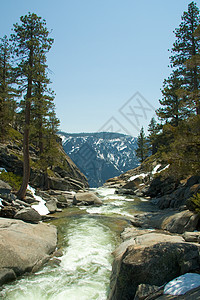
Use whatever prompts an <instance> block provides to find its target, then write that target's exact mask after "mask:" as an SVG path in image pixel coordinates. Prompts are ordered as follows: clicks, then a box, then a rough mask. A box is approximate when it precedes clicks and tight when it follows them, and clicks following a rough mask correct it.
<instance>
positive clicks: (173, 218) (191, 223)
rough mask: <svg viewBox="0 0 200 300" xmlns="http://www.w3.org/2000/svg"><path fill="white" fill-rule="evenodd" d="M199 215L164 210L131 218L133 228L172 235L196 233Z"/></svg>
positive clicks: (185, 211)
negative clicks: (166, 232)
mask: <svg viewBox="0 0 200 300" xmlns="http://www.w3.org/2000/svg"><path fill="white" fill-rule="evenodd" d="M199 218H200V216H199V214H195V213H193V212H191V211H189V210H184V211H181V212H180V211H174V210H164V211H159V212H153V213H144V214H135V215H133V217H132V218H131V223H132V225H133V226H136V227H142V228H157V229H164V230H167V231H169V232H172V233H179V234H181V233H184V232H185V231H194V230H195V229H196V228H197V225H198V221H199Z"/></svg>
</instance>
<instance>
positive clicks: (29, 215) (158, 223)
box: [0, 166, 200, 300]
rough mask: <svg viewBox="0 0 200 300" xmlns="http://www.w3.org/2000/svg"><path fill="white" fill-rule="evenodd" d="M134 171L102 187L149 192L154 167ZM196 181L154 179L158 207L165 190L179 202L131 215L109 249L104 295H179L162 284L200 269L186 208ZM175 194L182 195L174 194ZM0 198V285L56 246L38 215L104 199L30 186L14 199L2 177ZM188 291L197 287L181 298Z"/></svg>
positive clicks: (118, 299) (199, 293) (194, 225)
mask: <svg viewBox="0 0 200 300" xmlns="http://www.w3.org/2000/svg"><path fill="white" fill-rule="evenodd" d="M159 168H161V169H162V168H163V167H157V168H155V166H154V168H153V170H154V171H155V169H156V170H157V171H159ZM139 171H140V172H138V170H137V173H135V174H131V173H130V172H129V173H128V176H127V174H126V175H124V174H123V176H127V178H126V180H124V179H123V180H124V181H123V183H122V180H121V178H120V179H118V178H114V179H110V180H109V181H108V182H107V183H106V186H108V187H115V188H117V193H122V194H129V192H130V190H131V194H132V195H136V196H139V195H142V196H143V197H149V194H148V193H149V191H153V189H152V186H154V187H155V186H156V185H155V181H154V180H155V178H153V176H152V175H153V174H152V173H153V172H152V171H151V173H150V174H148V178H146V177H147V176H146V175H145V176H144V174H145V173H143V175H141V174H142V173H141V170H140V169H139ZM134 172H135V171H134ZM130 178H131V180H130ZM149 178H150V180H149ZM117 180H118V181H117ZM156 180H158V179H157V178H156ZM159 180H160V179H159ZM165 183H166V182H165ZM168 183H169V182H168ZM199 186H200V179H199V177H198V176H196V177H190V178H188V179H187V180H185V181H184V182H181V183H178V184H175V183H174V182H171V183H169V184H168V185H167V186H165V185H164V184H158V185H157V188H155V190H156V191H157V193H156V195H157V196H158V197H157V198H153V199H152V200H151V201H152V202H153V203H154V204H155V205H158V207H159V208H161V207H160V205H159V203H161V202H160V200H159V198H162V197H166V195H168V197H169V198H170V199H172V200H171V201H170V203H172V202H173V203H175V202H176V201H174V199H177V201H178V202H176V203H179V204H180V203H181V205H180V206H179V208H177V207H176V205H175V207H174V204H173V205H169V207H167V209H162V210H160V211H158V212H149V213H142V214H135V215H133V216H132V218H131V219H130V223H131V225H130V226H129V227H127V228H126V229H125V231H124V232H123V233H122V234H121V238H122V243H121V244H120V245H119V246H118V247H117V249H116V250H115V251H114V253H113V255H114V261H113V266H112V275H111V281H110V293H109V300H129V299H130V300H133V299H135V300H137V299H141V300H142V299H160V300H162V299H176V298H180V299H182V298H181V297H182V296H180V295H178V296H177V295H176V296H175V295H174V296H172V295H165V294H164V287H165V285H166V283H168V282H169V281H170V280H173V279H174V278H175V277H178V276H180V275H184V274H186V273H195V274H200V233H199V231H198V230H199V224H200V216H199V214H195V213H193V212H191V211H189V210H188V209H187V207H186V201H187V199H188V197H189V195H191V194H194V193H196V192H197V191H198V190H199ZM155 190H154V191H155ZM164 190H167V191H168V194H166V193H164ZM124 191H125V192H124ZM177 191H178V192H177ZM162 193H163V195H162ZM147 195H148V196H147ZM177 195H182V196H180V197H179V198H176V197H177ZM186 195H187V197H186ZM35 196H36V197H35ZM37 197H41V198H42V199H43V201H45V202H46V203H45V207H46V209H47V210H48V215H46V214H45V215H44V216H41V215H40V214H39V212H38V211H37V210H36V209H35V206H37V205H38V204H40V202H39V200H38V198H37ZM0 198H1V210H0V215H1V217H0V237H1V240H2V243H0V254H1V259H2V262H1V268H0V285H2V284H4V283H6V282H8V281H10V280H14V279H16V277H17V276H20V275H22V274H23V273H25V272H35V271H36V270H38V268H40V267H41V266H42V265H43V264H44V263H46V262H47V261H48V260H49V259H51V258H53V257H54V255H55V253H54V252H55V251H56V245H57V232H56V228H55V227H54V226H51V225H47V224H45V223H41V220H45V219H47V218H48V216H49V215H50V214H51V213H55V212H60V211H62V209H63V208H66V207H70V206H72V205H78V206H79V205H86V206H87V205H102V204H103V203H102V201H101V199H100V198H98V196H97V195H96V194H95V193H92V192H88V191H85V190H79V191H77V192H72V191H67V190H56V189H50V190H48V191H42V190H39V189H38V190H36V191H35V192H34V193H33V192H32V191H31V190H29V191H28V192H27V196H26V202H24V201H21V200H19V199H17V197H16V196H15V195H14V194H13V193H12V190H11V187H10V186H9V185H8V184H6V183H5V182H2V181H0ZM180 199H182V200H181V201H180ZM163 201H164V200H163ZM162 208H164V207H162ZM47 237H48V238H47ZM23 241H26V243H24V242H23ZM38 245H39V246H38ZM7 254H8V255H7ZM6 255H7V256H6ZM4 257H5V258H6V259H4ZM11 257H13V259H11ZM199 276H200V275H199ZM192 293H194V295H195V296H194V297H196V298H194V299H198V297H200V288H197V289H195V290H192V291H189V292H188V296H187V293H186V294H185V296H184V297H185V298H184V299H191V298H190V297H193V296H191V295H192Z"/></svg>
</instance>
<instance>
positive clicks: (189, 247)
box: [109, 231, 200, 300]
mask: <svg viewBox="0 0 200 300" xmlns="http://www.w3.org/2000/svg"><path fill="white" fill-rule="evenodd" d="M114 256H115V259H114V262H113V266H112V275H111V283H110V295H109V300H125V299H133V298H134V296H135V293H136V290H137V287H138V285H140V284H141V283H143V284H149V285H156V286H162V285H163V284H165V283H166V282H168V281H170V280H172V279H173V278H175V277H178V276H180V275H182V274H184V273H187V272H190V271H194V270H197V269H198V268H199V262H200V256H199V247H198V246H197V245H194V244H190V243H185V242H184V240H183V238H182V237H180V236H172V235H167V234H162V233H155V232H151V231H149V233H148V232H141V235H139V231H137V232H135V236H133V237H132V238H130V235H129V239H128V240H126V241H125V242H124V243H122V244H121V245H120V246H119V247H118V248H117V249H116V250H115V251H114Z"/></svg>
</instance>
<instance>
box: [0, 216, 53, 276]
mask: <svg viewBox="0 0 200 300" xmlns="http://www.w3.org/2000/svg"><path fill="white" fill-rule="evenodd" d="M56 244H57V230H56V227H54V226H50V225H48V224H44V223H39V224H29V223H25V222H23V221H21V220H11V219H5V218H0V266H1V268H7V269H10V270H13V271H14V272H15V274H16V275H17V276H20V275H22V274H24V273H25V272H31V271H32V270H33V268H34V266H36V265H38V264H39V263H40V264H42V263H43V262H45V261H46V260H47V259H48V258H49V255H50V254H51V253H53V252H54V250H55V248H56Z"/></svg>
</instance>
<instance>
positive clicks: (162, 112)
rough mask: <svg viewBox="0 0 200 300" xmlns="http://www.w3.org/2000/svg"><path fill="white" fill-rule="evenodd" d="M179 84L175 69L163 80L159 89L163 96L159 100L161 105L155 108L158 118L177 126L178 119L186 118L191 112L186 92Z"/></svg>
mask: <svg viewBox="0 0 200 300" xmlns="http://www.w3.org/2000/svg"><path fill="white" fill-rule="evenodd" d="M181 85H182V80H181V79H180V76H179V71H178V70H175V71H173V72H172V74H171V75H170V76H169V78H168V79H165V80H164V83H163V89H162V90H161V91H162V96H163V97H162V99H160V100H159V102H160V104H161V107H160V108H159V109H158V110H156V114H157V116H158V117H159V119H160V120H162V121H165V123H170V124H171V125H173V126H178V124H179V122H180V120H183V119H186V118H187V117H188V116H189V115H191V114H192V110H191V109H190V108H189V103H188V98H187V93H186V91H185V90H184V88H182V86H181Z"/></svg>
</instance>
